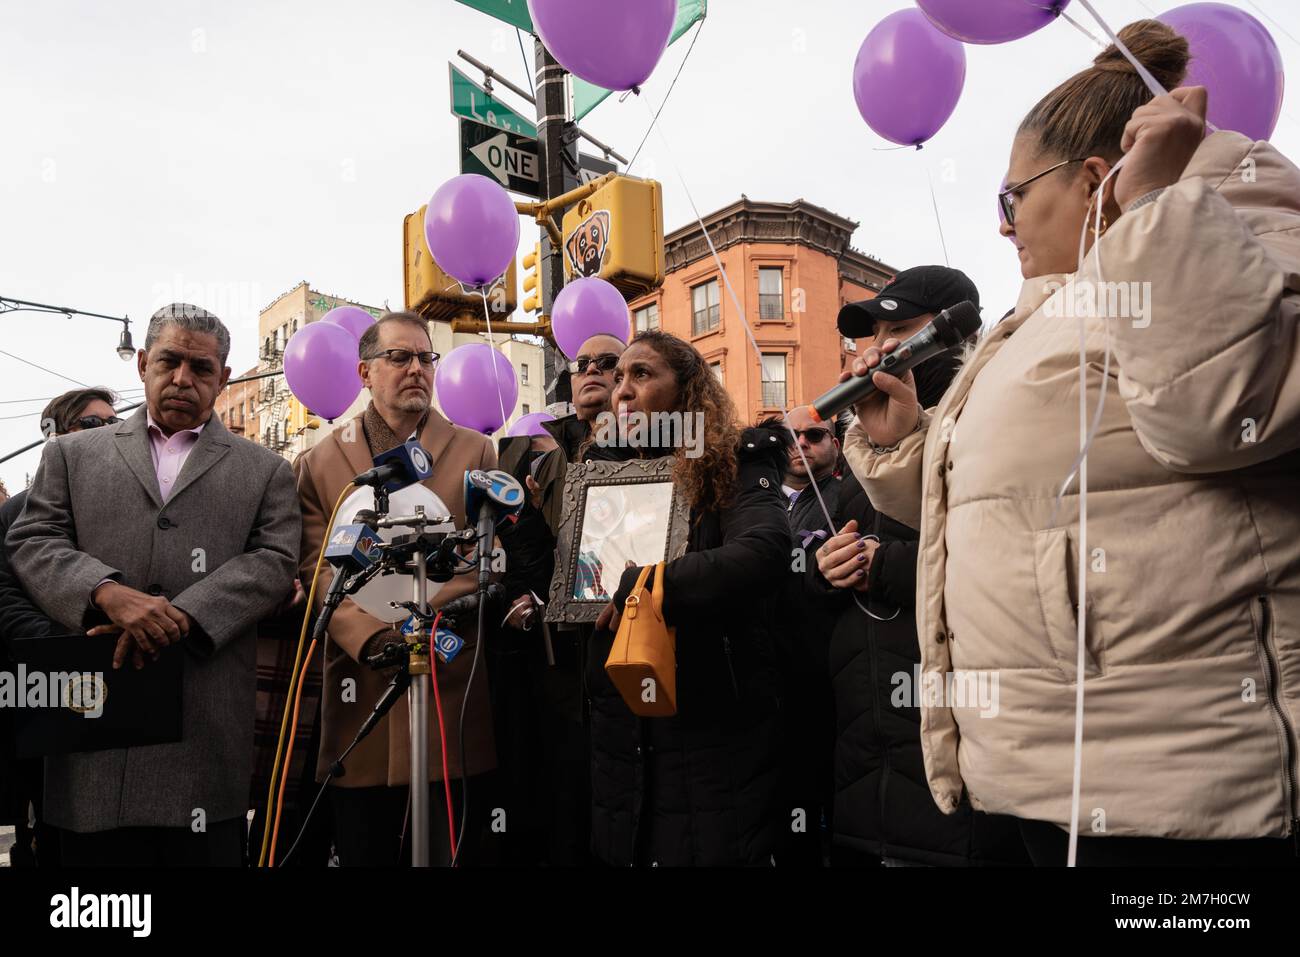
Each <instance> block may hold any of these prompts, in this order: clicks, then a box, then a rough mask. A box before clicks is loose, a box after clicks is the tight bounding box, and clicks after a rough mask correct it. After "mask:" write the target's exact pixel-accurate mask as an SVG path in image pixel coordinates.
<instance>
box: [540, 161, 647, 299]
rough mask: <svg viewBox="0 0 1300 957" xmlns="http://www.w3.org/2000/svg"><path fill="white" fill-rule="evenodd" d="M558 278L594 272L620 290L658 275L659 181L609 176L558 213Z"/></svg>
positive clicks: (628, 292)
mask: <svg viewBox="0 0 1300 957" xmlns="http://www.w3.org/2000/svg"><path fill="white" fill-rule="evenodd" d="M563 225H564V249H563V253H564V280H565V282H568V281H570V280H572V279H578V278H581V277H585V276H599V277H600V278H601V279H604V280H607V281H608V282H611V283H613V284H614V285H615V286H617V287H618V289H619V291H620V292H622V293H623V295H624V296H626V297H628V298H632V297H635V296H641V295H644V294H645V293H647V292H650V291H651V290H652V289H655V288H657V287H658V286H659V285H660V284H661V283H662V282H663V281H664V208H663V187H662V186H661V185H660V184H659V183H658V182H656V181H655V180H652V179H638V178H636V177H633V176H615V177H614V178H613V179H611V180H610V181H609V182H608V183H606V184H605V185H604V186H602V187H601V188H600V189H598V190H596V192H594V193H592V194H591V196H589V197H588V198H586V199H583V200H579V201H578V202H577V203H575V204H574V205H573V206H572V207H570V209H569V211H568V212H567V213H565V214H564V224H563Z"/></svg>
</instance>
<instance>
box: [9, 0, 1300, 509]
mask: <svg viewBox="0 0 1300 957" xmlns="http://www.w3.org/2000/svg"><path fill="white" fill-rule="evenodd" d="M910 5H911V4H910V3H909V2H906V0H803V2H801V3H791V2H788V0H711V2H710V4H709V7H710V10H709V17H708V19H707V21H706V22H705V23H704V26H703V32H702V34H701V36H700V39H699V41H698V43H697V44H696V46H695V49H694V52H693V53H692V54H691V58H690V60H689V62H687V64H686V66H685V69H684V71H683V72H682V75H681V79H680V80H679V81H678V83H677V87H676V89H675V90H674V91H673V93H672V96H671V98H670V100H669V102H668V106H667V108H666V109H665V111H664V114H663V117H662V120H661V123H662V125H663V131H664V135H665V137H666V138H667V141H668V143H669V147H670V149H671V156H670V154H669V153H668V152H667V151H665V150H664V149H663V147H662V145H661V143H660V141H659V139H658V137H657V136H655V135H652V136H651V137H650V139H649V140H648V142H647V143H646V146H645V149H644V151H643V154H642V156H641V158H639V159H638V161H637V164H636V167H635V168H634V170H633V172H634V173H636V174H638V175H645V176H654V177H655V178H657V179H660V180H662V181H663V183H664V195H665V206H666V216H665V226H666V227H667V229H669V230H672V229H674V228H676V227H678V226H682V225H685V224H686V222H687V221H688V219H689V218H690V204H689V202H688V201H687V198H686V196H685V194H684V192H683V190H682V188H681V185H680V182H679V180H678V177H677V174H676V172H675V171H674V167H673V164H674V162H675V164H676V166H677V167H678V168H680V170H681V175H682V176H683V177H684V179H685V181H686V183H687V185H688V186H689V188H690V190H691V192H692V194H693V195H694V197H695V200H696V202H697V203H698V205H699V208H700V211H701V212H708V211H710V210H713V209H717V208H719V207H721V206H723V205H725V204H727V203H729V202H732V201H733V200H735V199H737V198H738V197H739V194H740V193H742V192H744V193H746V194H748V195H749V196H750V197H751V198H754V199H764V200H777V201H789V200H793V199H796V198H799V197H803V198H805V199H807V200H809V201H810V202H813V203H817V204H818V205H821V206H824V207H826V208H828V209H830V210H833V211H834V212H836V213H839V214H841V215H844V216H848V217H850V218H852V219H854V220H857V221H859V222H860V223H861V224H862V225H861V226H860V227H859V229H858V231H857V233H856V235H855V236H854V239H853V244H854V246H856V247H857V248H859V249H861V250H863V251H864V252H867V253H869V254H871V255H874V256H876V257H877V258H879V259H881V260H883V261H884V262H886V263H888V264H889V265H891V266H894V267H896V268H903V267H906V266H912V265H918V264H921V263H927V262H942V261H943V252H942V249H941V246H940V242H939V230H938V227H937V225H936V222H935V215H934V212H933V209H932V206H931V201H930V194H929V188H928V186H927V185H926V175H927V171H928V172H929V174H930V176H931V177H932V178H933V182H934V188H935V192H936V196H937V200H938V205H939V211H940V214H941V217H942V223H943V230H944V234H945V235H946V239H947V247H948V254H949V257H950V259H951V262H952V265H954V266H958V267H959V268H962V269H964V270H966V271H967V272H968V273H969V274H970V275H971V277H972V278H973V279H974V280H975V282H976V284H977V285H978V286H979V288H980V292H981V295H982V297H983V301H984V304H985V315H986V317H987V316H988V315H989V313H992V314H993V315H994V318H996V316H998V315H1001V313H1002V312H1003V311H1005V309H1006V308H1008V307H1009V306H1010V305H1011V304H1012V303H1013V302H1014V299H1015V296H1016V293H1017V290H1018V289H1019V286H1020V276H1019V270H1018V267H1017V262H1016V257H1015V255H1014V252H1015V251H1014V249H1013V247H1012V246H1011V244H1010V243H1009V242H1007V241H1006V240H1005V239H1002V238H1001V237H999V236H998V235H997V233H996V228H997V214H996V205H995V198H994V194H995V192H996V190H997V188H998V185H999V184H1000V182H1001V179H1002V174H1003V172H1004V170H1005V166H1006V159H1007V154H1008V150H1009V147H1010V142H1011V137H1012V134H1013V132H1014V129H1015V127H1016V125H1017V123H1018V122H1019V120H1020V119H1021V117H1023V115H1024V114H1025V112H1026V111H1027V110H1028V109H1029V107H1030V106H1032V105H1033V103H1034V102H1035V101H1036V100H1037V99H1038V98H1039V97H1040V96H1041V95H1042V94H1043V93H1045V92H1046V91H1047V90H1049V89H1050V88H1051V87H1052V86H1054V85H1055V84H1056V83H1058V82H1060V81H1061V80H1062V79H1064V78H1065V77H1067V76H1068V75H1070V74H1071V73H1073V72H1075V71H1076V70H1078V69H1082V68H1083V67H1084V66H1086V65H1087V64H1088V63H1089V62H1090V61H1091V58H1092V57H1093V56H1094V55H1095V54H1096V52H1097V50H1098V48H1097V47H1096V46H1095V45H1094V44H1093V43H1092V41H1091V40H1089V39H1088V38H1087V37H1085V36H1083V35H1082V34H1080V33H1078V32H1077V31H1076V30H1075V29H1074V28H1073V27H1071V26H1070V25H1069V24H1068V23H1066V22H1065V21H1064V20H1060V21H1057V22H1056V23H1054V24H1052V25H1051V26H1050V27H1048V28H1047V29H1045V30H1042V31H1040V32H1039V33H1037V34H1034V35H1032V36H1030V37H1028V38H1025V39H1023V40H1019V41H1017V42H1015V43H1011V44H1007V45H1002V46H992V47H980V46H971V47H967V77H966V88H965V92H964V94H963V97H962V100H961V102H960V103H959V104H958V106H957V110H956V112H955V113H954V115H953V117H952V119H951V120H950V121H949V122H948V124H947V126H946V127H945V128H944V129H943V130H941V131H940V132H939V134H938V135H937V136H936V137H935V138H934V140H933V141H931V143H930V144H929V145H928V146H927V147H926V149H924V150H923V151H921V152H919V153H918V152H915V151H911V150H896V151H887V150H885V149H884V148H885V147H888V146H890V145H891V144H889V143H887V142H885V141H883V140H881V139H879V138H878V137H876V136H875V135H874V134H873V133H872V132H871V130H870V129H868V128H867V126H866V125H865V124H864V123H863V122H862V120H861V118H860V117H859V115H858V112H857V109H856V107H855V106H854V102H853V94H852V88H851V82H850V81H851V74H852V67H853V60H854V57H855V55H856V53H857V49H858V46H859V44H860V43H861V42H862V40H863V38H864V37H865V36H866V34H867V33H868V31H870V29H871V28H872V26H874V25H875V24H876V23H877V22H878V21H879V20H880V19H881V18H882V17H883V16H884V15H886V14H888V13H890V12H892V11H894V10H897V9H902V8H904V7H907V6H910ZM1175 5H1176V4H1173V3H1162V2H1159V0H1096V3H1095V6H1096V7H1097V8H1098V10H1099V11H1100V12H1101V13H1102V15H1103V16H1105V17H1106V18H1107V20H1108V21H1109V22H1110V24H1111V25H1112V26H1113V27H1115V28H1116V29H1118V28H1119V27H1120V26H1121V25H1123V24H1124V23H1128V22H1130V21H1132V20H1135V19H1139V18H1141V17H1144V16H1149V15H1151V14H1152V13H1153V12H1159V11H1163V10H1166V9H1169V8H1171V7H1172V6H1175ZM1235 5H1237V6H1240V7H1242V8H1243V9H1246V10H1248V11H1250V12H1252V13H1254V14H1255V15H1256V16H1259V15H1260V14H1259V10H1263V11H1264V12H1265V13H1267V14H1268V15H1269V16H1271V17H1272V18H1273V19H1274V20H1275V21H1277V22H1278V23H1280V24H1281V27H1282V29H1279V28H1278V27H1277V26H1276V25H1274V24H1271V23H1269V22H1268V21H1267V20H1266V19H1265V23H1266V24H1267V25H1268V26H1269V28H1270V30H1271V31H1272V32H1273V35H1274V37H1275V38H1276V40H1277V42H1278V45H1279V47H1280V49H1281V51H1282V55H1283V58H1284V61H1285V64H1286V68H1287V72H1288V73H1289V74H1290V77H1291V80H1292V90H1293V91H1294V88H1295V86H1296V84H1300V42H1297V41H1296V40H1295V39H1293V38H1294V37H1300V7H1297V5H1296V4H1295V3H1293V2H1290V0H1256V2H1255V4H1253V5H1252V4H1251V3H1250V2H1242V0H1235ZM1252 6H1254V8H1255V9H1252ZM1071 10H1072V12H1073V13H1074V14H1075V15H1076V18H1080V19H1084V20H1086V18H1087V14H1086V12H1085V11H1084V10H1083V9H1082V8H1081V7H1080V6H1079V4H1073V5H1072V8H1071ZM1089 26H1093V25H1092V24H1091V23H1090V21H1089ZM1284 31H1285V32H1284ZM1094 32H1098V31H1096V30H1095V27H1094ZM689 42H690V34H688V35H687V36H686V37H684V38H683V39H682V40H680V41H679V42H678V43H677V44H675V45H674V46H673V47H671V48H670V49H669V51H668V53H667V54H666V55H665V58H664V60H663V62H662V63H661V64H660V66H659V69H658V70H657V72H656V74H655V75H654V76H653V77H652V78H651V80H650V81H649V82H648V83H647V84H646V87H645V90H644V94H643V95H644V98H646V99H648V100H649V101H650V103H651V104H653V105H655V106H657V105H658V104H659V103H660V102H661V101H662V99H663V97H664V94H665V93H666V91H667V90H668V86H669V83H670V81H671V80H672V77H673V74H674V73H675V72H676V71H677V67H678V64H679V63H680V62H681V60H682V57H683V56H684V55H685V53H686V50H687V46H688V44H689ZM458 48H459V49H464V50H465V51H466V52H468V53H470V54H472V55H474V56H476V57H478V58H479V59H480V60H484V61H486V62H488V63H490V64H492V65H493V66H494V67H496V68H498V69H499V70H501V71H502V72H503V73H505V74H506V75H508V76H510V77H511V78H512V79H513V80H514V81H515V82H516V83H518V84H519V85H520V86H523V87H526V86H527V78H528V77H529V76H530V74H531V65H530V66H529V67H528V68H527V69H525V66H524V62H523V58H522V56H521V54H520V50H519V46H518V41H517V39H516V36H515V32H514V30H513V29H507V28H505V27H504V26H503V25H502V24H500V23H498V22H497V21H495V20H493V19H492V18H490V17H488V16H487V15H485V14H481V13H479V12H477V11H475V10H473V9H470V8H468V7H465V6H462V5H461V4H459V3H456V2H454V0H373V2H371V3H366V4H361V3H356V2H342V0H311V2H307V0H295V2H289V0H284V2H271V0H257V2H253V0H222V2H220V3H218V2H199V0H134V2H131V3H97V2H90V0H82V2H70V0H43V2H40V3H37V2H32V0H21V2H20V0H0V129H2V130H3V131H4V140H3V143H2V144H0V293H3V294H4V295H6V296H10V297H13V298H17V299H25V300H32V301H36V302H47V303H53V304H57V305H66V306H72V307H76V308H80V309H87V310H90V311H92V312H102V313H107V314H111V315H122V314H127V315H130V317H131V318H132V319H133V320H134V322H133V327H132V328H133V333H134V335H135V341H136V344H137V345H140V344H142V343H143V341H144V333H145V326H146V322H145V321H144V320H145V319H146V318H147V316H148V314H149V313H150V311H152V309H153V308H155V307H156V306H157V305H158V304H161V303H164V302H169V301H172V300H185V301H190V302H195V303H197V304H199V305H202V306H205V307H207V308H209V309H211V310H213V311H215V312H217V313H218V314H219V315H221V316H222V318H224V319H225V320H226V322H227V324H228V325H229V326H230V327H231V331H232V334H233V336H234V346H233V350H232V355H231V360H230V365H231V366H232V368H233V369H234V370H235V372H236V373H239V372H242V371H243V370H245V369H247V368H248V367H249V366H251V365H253V364H254V363H255V361H256V348H257V346H256V322H257V313H258V310H260V309H261V308H263V307H264V306H266V305H267V304H268V303H270V302H271V301H272V300H273V299H274V298H275V297H276V296H278V295H280V294H281V293H282V292H284V291H285V290H287V289H289V288H290V287H292V286H294V285H295V284H297V283H298V282H299V281H300V280H303V279H305V280H308V281H309V282H310V283H311V284H312V285H313V287H315V288H317V289H320V290H322V291H324V292H327V293H333V294H336V295H340V296H345V297H348V298H351V299H356V300H359V301H361V302H364V303H367V304H371V305H376V306H382V305H384V303H385V302H387V303H390V304H391V305H393V306H394V307H395V308H396V307H399V306H400V305H401V303H402V261H401V229H402V217H403V216H404V215H405V214H407V213H409V212H412V211H414V210H415V209H417V208H418V207H419V206H420V205H421V204H422V203H424V202H427V200H428V198H429V196H430V195H431V194H432V193H433V191H434V190H435V189H436V188H437V187H438V185H439V184H440V183H442V182H443V181H444V180H446V179H448V178H449V177H451V176H453V175H455V174H456V173H458V172H459V168H458V165H457V164H458V157H457V151H458V141H457V131H456V124H455V122H454V121H453V119H452V117H451V115H450V113H449V108H448V100H449V96H448V90H447V62H448V60H450V59H454V58H455V57H456V51H457V49H458ZM529 63H530V64H531V44H529ZM466 72H470V73H472V72H473V71H472V70H470V69H468V68H467V69H466ZM503 98H505V99H507V100H511V99H512V98H511V96H510V94H508V93H505V94H503ZM516 105H517V106H518V107H519V108H520V110H521V111H522V112H525V113H527V112H528V109H529V108H528V107H527V105H526V104H523V103H516ZM1283 111H1284V114H1285V115H1284V116H1283V118H1282V119H1281V121H1280V123H1279V126H1278V129H1277V132H1276V134H1275V136H1274V141H1275V143H1276V144H1277V145H1278V147H1279V148H1281V149H1282V150H1283V151H1284V152H1286V153H1288V154H1289V155H1290V156H1292V157H1296V156H1300V120H1298V119H1297V118H1298V117H1300V103H1297V98H1296V94H1295V93H1294V92H1292V93H1291V94H1290V95H1289V96H1288V99H1287V101H1286V103H1285V104H1284V105H1283ZM582 125H583V127H584V128H585V129H588V130H589V131H590V132H592V133H593V135H595V136H596V137H597V138H598V139H601V140H604V141H605V142H607V143H610V144H611V145H613V146H614V147H615V148H616V149H618V150H619V151H620V152H622V153H623V154H624V155H627V156H630V155H631V153H632V151H634V150H635V149H636V147H637V143H638V142H640V140H641V138H642V136H643V135H644V134H645V132H646V130H647V128H648V126H649V112H648V110H647V106H646V104H644V103H640V102H637V101H636V100H635V98H629V99H628V100H626V101H625V102H621V103H620V102H618V100H617V99H616V98H612V97H611V98H610V99H608V100H606V102H605V103H604V104H602V105H601V106H600V107H598V108H597V109H596V110H595V111H594V112H593V113H592V114H591V115H590V116H588V117H587V118H586V119H585V120H584V121H583V123H582ZM524 234H525V238H526V239H527V240H528V243H529V245H531V242H532V230H530V229H527V228H525V230H524ZM805 321H809V322H834V316H830V315H827V316H815V315H809V316H807V317H806V319H805ZM0 323H3V326H2V327H0V328H2V329H3V334H2V335H0V340H3V345H0V349H3V350H4V351H5V352H9V353H13V354H14V355H16V356H20V357H21V358H22V359H26V360H28V361H30V362H35V363H38V364H40V365H42V366H46V367H47V368H49V369H51V370H53V371H54V372H57V373H59V374H61V375H63V376H66V377H68V379H75V380H78V381H80V382H83V383H91V384H103V385H107V386H110V387H112V388H115V389H119V390H122V391H123V392H124V393H125V394H127V395H132V396H138V395H139V389H138V387H139V381H138V377H137V376H136V374H135V367H134V364H133V363H125V362H122V361H121V360H120V359H118V358H117V356H116V355H115V354H114V351H113V349H114V347H115V345H116V343H117V336H118V333H119V331H120V326H118V325H116V324H114V323H111V322H108V321H105V320H95V319H86V318H74V319H68V318H64V317H61V316H46V315H38V314H33V313H12V314H8V315H4V316H2V317H0ZM68 379H63V378H59V377H58V376H56V375H52V374H50V373H47V372H42V371H39V370H37V369H35V368H32V367H31V366H28V365H24V364H22V363H21V362H20V361H18V360H16V359H13V358H11V357H9V356H7V355H0V383H3V385H2V386H0V401H2V402H3V404H0V454H4V453H6V452H8V451H10V450H12V449H14V448H16V447H18V446H20V445H23V444H25V443H26V442H28V441H31V440H32V439H34V438H38V437H39V433H38V421H37V418H38V416H37V413H38V412H39V410H40V408H41V406H42V405H43V401H44V400H45V399H47V398H49V397H51V396H53V395H56V394H58V393H59V392H62V391H64V390H65V389H67V388H72V387H73V383H72V382H69V381H68ZM132 388H134V389H136V391H135V392H130V391H127V390H130V389H132ZM38 455H39V452H38V451H34V452H29V453H27V454H25V455H23V456H20V457H18V458H16V459H11V460H10V461H9V462H6V463H4V464H0V477H2V478H3V479H4V480H5V482H6V483H7V484H8V486H9V488H10V490H11V491H17V490H18V489H21V488H22V487H23V486H24V484H25V482H24V476H25V474H26V473H27V472H30V471H34V470H35V468H36V463H37V461H38Z"/></svg>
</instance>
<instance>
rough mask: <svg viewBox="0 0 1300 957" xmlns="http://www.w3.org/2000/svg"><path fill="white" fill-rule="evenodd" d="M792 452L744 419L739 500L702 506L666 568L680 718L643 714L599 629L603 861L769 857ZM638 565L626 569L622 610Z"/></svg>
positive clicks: (593, 656)
mask: <svg viewBox="0 0 1300 957" xmlns="http://www.w3.org/2000/svg"><path fill="white" fill-rule="evenodd" d="M785 449H786V446H785V444H784V440H783V439H782V437H781V436H779V435H774V434H773V433H772V432H770V431H768V430H766V429H749V430H746V432H745V434H744V437H743V439H742V441H741V447H740V450H739V451H740V470H739V484H738V494H737V497H736V500H735V502H734V503H733V504H732V506H731V507H730V508H728V509H726V510H725V511H722V512H705V513H703V514H699V515H692V529H691V534H690V538H689V543H688V546H687V551H686V554H685V555H683V556H682V557H681V558H678V559H676V560H675V561H672V562H669V563H668V564H667V566H666V567H665V578H666V583H667V593H666V596H665V600H664V617H665V618H666V619H667V621H668V623H669V624H670V625H673V626H675V627H676V629H677V704H678V708H677V714H676V715H674V716H673V717H671V718H638V717H636V716H635V715H633V714H632V712H631V711H629V710H628V708H627V706H626V705H625V704H624V703H623V699H622V698H621V697H620V696H619V694H618V691H617V690H616V689H615V688H614V686H613V685H612V684H611V683H610V681H609V678H608V677H607V676H606V674H605V671H604V664H605V660H606V658H607V657H608V656H609V648H610V644H611V643H612V641H613V636H612V635H611V634H610V633H609V632H608V631H598V632H596V633H595V634H594V635H593V636H592V639H591V650H590V653H589V654H588V657H587V660H588V670H587V674H588V688H589V693H590V696H591V738H592V752H593V753H592V850H593V852H594V853H595V854H596V856H597V857H599V858H600V859H601V860H602V861H604V862H605V863H607V864H612V865H620V866H628V865H633V864H643V865H663V866H689V865H704V866H720V865H745V864H751V865H766V864H768V863H769V862H770V857H771V853H772V848H773V842H774V837H775V827H776V826H777V824H778V820H779V812H778V809H777V807H776V793H777V773H778V756H779V746H780V742H779V731H780V728H779V717H780V715H779V712H780V682H779V674H778V669H777V667H776V658H775V652H774V648H773V636H772V633H771V630H770V629H771V622H772V620H773V618H772V614H773V611H774V607H773V606H774V602H775V596H776V594H777V592H778V589H779V587H780V583H781V581H782V578H783V576H784V575H785V574H787V569H788V567H789V561H790V547H791V546H790V531H789V525H788V524H787V521H786V514H785V507H784V504H783V502H782V497H781V475H782V474H783V472H784V467H785V461H786V454H787V453H786V450H785ZM624 451H626V450H620V449H602V450H599V452H598V453H597V455H596V456H593V457H605V458H621V457H623V456H621V455H619V454H618V453H620V452H624ZM638 571H639V570H638V569H635V568H632V569H628V570H627V571H626V572H625V573H624V575H623V577H622V580H621V582H620V587H619V590H618V592H617V593H616V595H615V603H616V604H618V605H619V607H620V608H621V607H622V605H621V603H622V601H623V600H625V599H626V597H627V594H628V593H629V592H630V590H631V588H632V586H633V583H634V582H635V579H636V575H637V573H638Z"/></svg>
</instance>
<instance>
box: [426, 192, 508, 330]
mask: <svg viewBox="0 0 1300 957" xmlns="http://www.w3.org/2000/svg"><path fill="white" fill-rule="evenodd" d="M424 210H425V207H423V206H421V207H420V208H419V210H417V211H416V212H414V213H411V214H410V215H409V216H407V217H406V220H405V222H404V223H403V227H402V256H403V258H402V272H403V276H404V279H405V286H406V308H407V309H409V310H411V311H412V312H417V313H419V314H420V315H422V316H424V317H425V318H426V319H451V318H452V317H454V316H457V315H459V314H461V313H464V312H469V311H474V312H477V313H478V314H479V315H482V314H483V297H482V296H480V295H479V292H478V290H477V289H468V290H467V289H466V288H465V287H463V286H462V285H461V284H460V283H459V282H457V281H456V280H455V279H453V278H451V277H450V276H448V275H447V274H446V273H445V272H443V271H442V270H441V269H440V268H439V267H438V264H437V263H436V262H434V259H433V255H432V254H431V253H430V252H429V244H428V242H427V241H426V240H425V238H424ZM516 282H517V280H516V273H515V264H514V262H513V261H512V262H511V263H510V268H509V269H507V270H506V274H505V275H504V276H503V277H502V278H501V279H499V280H497V283H496V285H494V286H493V287H492V288H491V289H489V290H488V294H487V301H488V308H489V309H491V310H492V313H493V316H492V318H493V319H496V318H497V316H498V315H499V316H500V318H501V319H502V320H503V321H504V320H505V319H506V317H508V316H509V315H510V314H511V313H512V312H514V311H515V306H516V305H518V301H519V300H518V297H517V296H516V294H515V289H516Z"/></svg>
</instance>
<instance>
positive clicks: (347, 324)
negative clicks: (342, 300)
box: [320, 306, 375, 341]
mask: <svg viewBox="0 0 1300 957" xmlns="http://www.w3.org/2000/svg"><path fill="white" fill-rule="evenodd" d="M320 321H321V322H332V323H333V324H334V325H336V326H342V327H343V328H344V329H346V330H347V331H348V332H350V333H352V335H353V336H354V337H355V338H356V339H357V340H358V341H359V340H360V339H361V334H362V333H363V332H365V331H366V330H367V329H369V328H370V327H371V326H373V325H374V324H375V317H374V316H372V315H371V314H370V313H368V312H366V311H365V310H364V309H362V308H360V307H358V306H336V307H335V308H333V309H331V310H330V311H329V312H327V313H325V315H323V316H321V317H320Z"/></svg>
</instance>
